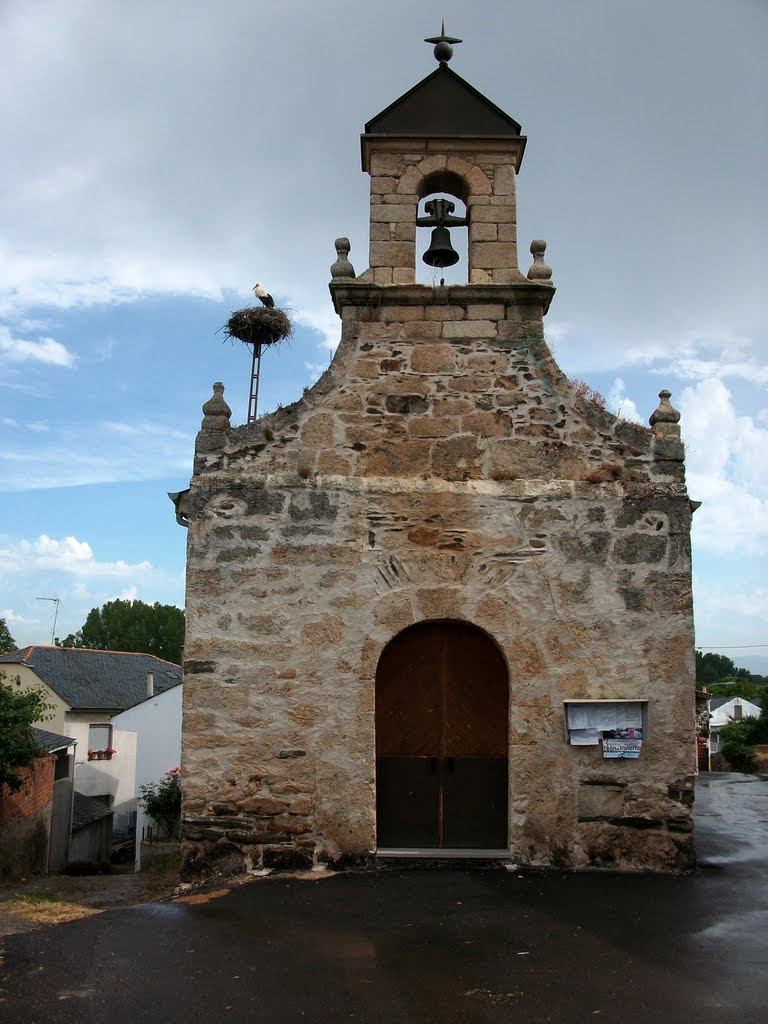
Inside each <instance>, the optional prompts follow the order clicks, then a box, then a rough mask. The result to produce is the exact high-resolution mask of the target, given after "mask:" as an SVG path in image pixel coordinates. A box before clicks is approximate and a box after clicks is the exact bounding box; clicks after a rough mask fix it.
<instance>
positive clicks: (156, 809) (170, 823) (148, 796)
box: [139, 768, 181, 839]
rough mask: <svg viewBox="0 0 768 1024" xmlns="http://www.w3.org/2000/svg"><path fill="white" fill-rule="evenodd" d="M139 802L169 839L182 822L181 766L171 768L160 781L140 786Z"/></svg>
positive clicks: (174, 834)
mask: <svg viewBox="0 0 768 1024" xmlns="http://www.w3.org/2000/svg"><path fill="white" fill-rule="evenodd" d="M139 794H140V795H139V802H140V803H141V805H142V807H143V808H144V810H145V811H146V812H147V814H148V815H149V816H150V818H152V819H153V821H155V822H156V823H157V825H158V826H159V828H161V829H162V830H163V831H164V832H165V834H166V835H167V836H168V838H169V839H172V838H174V837H175V836H177V835H178V834H179V825H180V823H181V768H171V770H170V771H168V772H166V773H165V775H164V776H163V777H162V779H160V781H159V782H150V783H147V784H146V785H144V786H139Z"/></svg>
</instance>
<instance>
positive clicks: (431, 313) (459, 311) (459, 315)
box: [424, 305, 467, 320]
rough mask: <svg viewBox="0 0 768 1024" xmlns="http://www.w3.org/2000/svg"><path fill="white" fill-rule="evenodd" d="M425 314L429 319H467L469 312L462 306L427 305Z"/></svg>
mask: <svg viewBox="0 0 768 1024" xmlns="http://www.w3.org/2000/svg"><path fill="white" fill-rule="evenodd" d="M424 316H425V318H426V319H427V320H465V319H466V316H467V312H466V310H465V309H463V308H462V307H461V306H439V305H435V306H426V307H425V309H424Z"/></svg>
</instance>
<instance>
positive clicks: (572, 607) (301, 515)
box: [173, 31, 695, 876]
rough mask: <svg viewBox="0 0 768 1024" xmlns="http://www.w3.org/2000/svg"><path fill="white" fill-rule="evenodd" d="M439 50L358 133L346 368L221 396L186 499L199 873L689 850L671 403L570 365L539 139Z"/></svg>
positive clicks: (688, 743)
mask: <svg viewBox="0 0 768 1024" xmlns="http://www.w3.org/2000/svg"><path fill="white" fill-rule="evenodd" d="M429 41H430V42H433V43H434V44H435V57H436V58H437V60H438V67H437V68H436V70H434V71H433V72H432V74H430V75H429V76H428V77H427V78H425V79H424V80H423V81H421V82H419V83H418V84H417V85H416V86H414V87H413V88H412V89H411V90H410V91H409V92H407V93H405V94H404V95H403V96H402V97H401V98H400V99H399V100H396V101H395V102H394V103H393V104H391V105H390V106H389V107H387V108H386V110H384V111H382V112H381V113H380V114H379V115H377V116H376V117H374V118H373V119H372V120H371V121H370V122H369V123H368V124H367V125H366V130H365V132H364V134H363V136H362V156H363V168H364V170H365V171H367V172H368V174H369V175H370V179H371V207H370V260H369V262H370V266H369V267H368V268H367V269H366V270H365V271H364V272H363V273H361V274H359V275H356V274H355V270H354V268H353V266H352V263H351V262H350V259H349V255H350V246H349V242H348V241H347V239H345V238H339V239H337V241H336V252H337V258H336V261H335V263H334V264H333V266H332V268H331V277H332V280H331V284H330V290H331V297H332V301H333V304H334V307H335V309H336V311H337V313H338V314H339V316H340V319H341V341H340V344H339V347H338V349H337V352H336V354H335V356H334V358H333V362H332V364H331V367H330V368H329V369H328V371H326V373H325V374H323V376H322V377H321V378H320V380H319V381H318V382H317V384H315V386H314V387H312V388H310V389H309V390H308V391H307V392H305V394H304V395H303V397H302V398H300V399H299V400H298V401H297V402H296V403H295V404H294V405H292V406H290V407H288V408H284V409H280V410H278V411H277V412H275V413H273V414H271V415H267V416H262V417H261V419H259V420H257V421H256V422H255V423H250V424H247V425H245V426H233V425H232V424H231V412H230V409H229V407H228V405H227V403H226V401H225V399H224V397H223V385H222V384H220V383H217V384H215V385H214V394H213V396H212V398H210V399H209V400H208V401H207V402H206V404H205V406H204V413H205V416H204V419H203V421H202V426H201V430H200V433H199V434H198V438H197V443H196V451H195V468H194V477H193V479H192V481H191V484H190V487H189V489H188V490H187V491H184V492H180V493H179V494H177V495H174V496H173V497H174V501H175V504H176V510H177V518H178V520H179V522H181V523H182V524H183V525H186V526H188V527H189V538H188V564H187V636H186V646H185V657H186V661H185V684H184V689H185V692H184V731H183V761H182V767H183V771H184V780H185V782H184V808H183V835H184V843H183V864H184V868H183V870H184V872H185V873H186V874H187V875H188V876H191V875H194V874H195V873H206V872H208V871H211V870H223V871H239V870H243V869H245V868H254V867H259V866H266V867H271V866H292V867H295V866H305V867H308V866H311V865H313V864H318V863H332V864H337V865H343V864H345V863H361V862H362V863H367V862H373V860H374V858H387V857H397V856H409V857H415V856H429V857H451V856H463V857H466V856H472V857H484V858H487V857H494V858H512V859H514V861H515V862H516V863H518V864H522V865H530V866H547V865H557V866H559V867H571V868H580V867H586V866H591V867H619V868H633V869H647V870H655V871H674V870H679V869H683V868H685V867H687V866H689V865H690V863H691V862H692V856H693V846H692V833H691V812H690V803H691V799H692V783H691V777H690V776H691V773H692V771H693V768H694V759H695V743H694V732H693V723H694V712H693V706H694V656H693V619H692V606H691V563H690V521H691V502H690V501H689V499H688V495H687V492H686V488H685V479H684V463H683V457H684V453H683V447H682V444H681V442H680V429H679V425H678V421H679V414H678V413H677V412H676V411H675V410H674V408H673V407H672V406H671V404H670V402H669V397H670V395H669V393H668V392H662V394H661V403H660V405H659V406H658V408H657V409H656V410H655V412H654V413H653V415H652V416H651V419H650V424H651V425H650V428H648V427H643V426H639V425H636V424H633V423H628V422H626V421H624V420H621V419H618V418H617V417H615V416H613V415H611V414H610V413H608V412H607V411H606V410H605V409H604V408H603V407H602V404H601V403H600V401H599V398H598V397H596V396H594V395H593V394H592V393H591V392H590V391H589V390H588V389H587V388H585V386H583V385H578V384H574V383H572V382H570V381H569V380H568V379H567V378H566V377H565V376H564V375H563V374H562V372H561V371H560V370H559V368H558V367H557V365H556V363H555V362H554V360H553V358H552V356H551V354H550V352H549V349H548V348H547V345H546V342H545V340H544V329H543V321H544V316H545V314H546V312H547V309H548V307H549V304H550V302H551V300H552V297H553V294H554V288H553V286H552V284H551V280H550V279H551V271H550V269H549V267H548V266H547V265H546V263H545V262H544V250H545V245H544V243H543V242H541V241H535V242H533V243H532V244H531V252H532V254H533V261H532V264H531V266H530V269H529V270H528V271H527V273H526V274H523V273H522V272H521V271H520V269H519V267H518V260H517V237H516V206H515V180H516V175H517V172H518V170H519V169H520V164H521V160H522V157H523V151H524V148H525V142H526V140H525V138H524V137H523V136H522V135H521V128H520V125H519V124H518V123H517V122H516V121H514V120H513V119H512V118H511V117H510V116H509V115H507V114H506V113H504V112H503V111H502V110H500V109H499V108H498V107H496V106H495V105H494V104H493V103H491V102H490V101H489V100H488V99H486V98H485V97H484V96H482V95H481V94H480V93H479V92H477V90H476V89H474V88H473V87H472V86H471V85H469V84H468V83H467V82H465V81H464V80H463V79H462V78H461V77H460V76H459V75H457V74H455V73H454V72H453V71H452V69H451V68H450V67H449V66H448V60H449V59H450V57H451V53H452V44H453V43H455V42H457V40H451V39H450V38H448V37H446V36H445V33H444V31H443V32H442V33H441V35H440V37H437V38H436V39H434V40H429ZM422 201H424V207H423V209H422V208H421V205H420V204H421V203H422ZM419 226H422V227H427V228H431V236H430V241H429V243H428V248H427V250H426V253H425V258H426V259H427V262H428V263H429V264H430V265H431V266H432V267H434V268H435V280H434V282H433V283H430V284H418V283H416V264H417V259H418V258H420V254H419V253H417V246H416V242H417V228H418V227H419ZM463 232H466V238H467V242H466V264H467V272H466V280H465V281H464V282H463V283H461V284H453V283H451V284H448V285H445V284H443V283H442V281H443V277H444V272H445V268H446V267H448V266H450V265H452V264H453V263H454V261H455V258H456V250H455V248H454V242H455V241H456V240H458V239H459V237H460V235H461V234H462V233H463Z"/></svg>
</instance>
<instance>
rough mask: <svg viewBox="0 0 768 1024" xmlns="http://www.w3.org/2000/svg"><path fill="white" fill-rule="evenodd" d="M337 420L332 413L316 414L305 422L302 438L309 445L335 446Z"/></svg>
mask: <svg viewBox="0 0 768 1024" xmlns="http://www.w3.org/2000/svg"><path fill="white" fill-rule="evenodd" d="M334 423H335V419H334V417H333V416H332V415H331V414H330V413H316V414H315V415H314V416H310V417H309V419H307V420H305V421H304V424H303V426H302V428H301V438H302V440H303V441H305V442H306V443H307V444H323V445H331V444H333V428H334Z"/></svg>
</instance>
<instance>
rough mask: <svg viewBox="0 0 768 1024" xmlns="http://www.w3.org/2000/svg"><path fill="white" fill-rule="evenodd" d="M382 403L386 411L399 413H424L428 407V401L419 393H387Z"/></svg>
mask: <svg viewBox="0 0 768 1024" xmlns="http://www.w3.org/2000/svg"><path fill="white" fill-rule="evenodd" d="M384 405H385V407H386V410H387V412H392V413H399V414H401V415H407V414H409V413H425V412H426V411H427V409H428V408H429V403H428V402H427V400H426V399H425V398H422V397H421V395H387V397H386V400H385V402H384Z"/></svg>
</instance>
